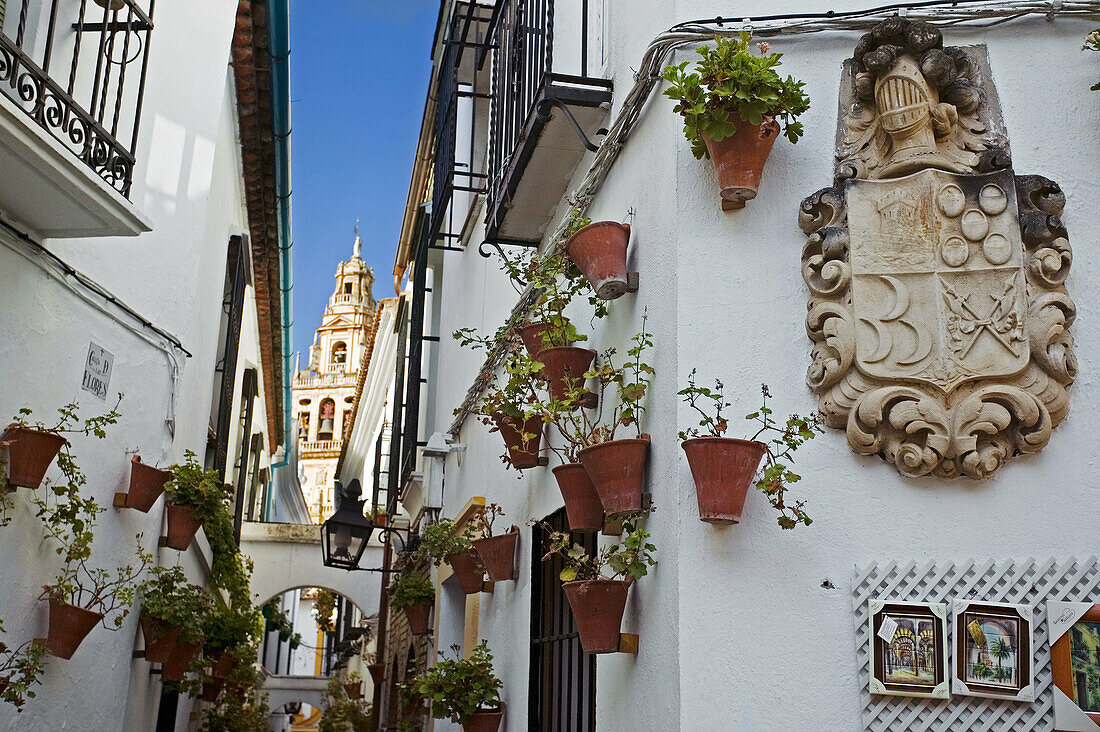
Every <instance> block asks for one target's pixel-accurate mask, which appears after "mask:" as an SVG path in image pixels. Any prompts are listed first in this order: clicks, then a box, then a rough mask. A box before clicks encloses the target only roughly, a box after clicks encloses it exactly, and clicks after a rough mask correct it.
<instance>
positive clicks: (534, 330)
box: [516, 323, 550, 356]
mask: <svg viewBox="0 0 1100 732" xmlns="http://www.w3.org/2000/svg"><path fill="white" fill-rule="evenodd" d="M549 328H550V324H549V323H528V324H527V325H521V326H520V327H519V328H517V329H516V332H518V333H519V337H520V340H522V341H523V347H524V348H526V349H527V353H529V354H530V355H531V356H535V355H536V354H537V353H538V352H539V351H541V350H542V349H543V348H545V347H546V342H545V341H544V340H543V337H542V334H543V333H545V332H546V331H547V330H549Z"/></svg>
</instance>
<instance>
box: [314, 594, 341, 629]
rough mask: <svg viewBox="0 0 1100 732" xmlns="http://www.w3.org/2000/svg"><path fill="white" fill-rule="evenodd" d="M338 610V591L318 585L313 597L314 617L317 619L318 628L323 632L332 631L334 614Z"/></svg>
mask: <svg viewBox="0 0 1100 732" xmlns="http://www.w3.org/2000/svg"><path fill="white" fill-rule="evenodd" d="M335 612H336V593H335V592H333V591H332V590H326V589H324V588H323V587H318V588H317V590H316V592H315V594H314V598H313V610H312V613H313V619H314V620H316V621H317V629H318V630H320V631H321V632H322V633H331V632H332V631H333V630H334V628H333V625H332V614H333V613H335Z"/></svg>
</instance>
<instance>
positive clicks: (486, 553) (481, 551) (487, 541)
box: [474, 526, 519, 582]
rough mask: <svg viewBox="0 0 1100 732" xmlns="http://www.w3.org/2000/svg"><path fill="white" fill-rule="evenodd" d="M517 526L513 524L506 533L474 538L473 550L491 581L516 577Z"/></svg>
mask: <svg viewBox="0 0 1100 732" xmlns="http://www.w3.org/2000/svg"><path fill="white" fill-rule="evenodd" d="M518 542H519V527H517V526H513V527H512V530H511V531H509V532H508V533H507V534H501V535H500V536H490V537H487V538H484V539H475V540H474V551H475V552H477V556H478V557H479V558H480V559H481V566H482V567H485V573H486V574H488V575H489V580H490V581H491V582H503V581H504V580H510V579H515V578H516V545H517V544H518Z"/></svg>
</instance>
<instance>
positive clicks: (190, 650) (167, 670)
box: [160, 641, 202, 681]
mask: <svg viewBox="0 0 1100 732" xmlns="http://www.w3.org/2000/svg"><path fill="white" fill-rule="evenodd" d="M200 650H202V641H198V642H196V643H176V647H175V649H174V650H173V651H172V655H171V656H169V657H168V660H167V661H165V662H164V663H162V664H161V666H160V678H161V680H163V681H182V680H183V676H184V674H186V673H187V670H188V669H189V668H190V667H191V662H192V661H194V660H195V657H196V656H198V655H199V651H200Z"/></svg>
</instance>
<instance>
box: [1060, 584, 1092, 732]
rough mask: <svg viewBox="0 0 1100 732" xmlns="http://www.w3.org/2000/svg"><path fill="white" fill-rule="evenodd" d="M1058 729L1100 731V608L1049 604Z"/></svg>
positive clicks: (1090, 604) (1086, 731)
mask: <svg viewBox="0 0 1100 732" xmlns="http://www.w3.org/2000/svg"><path fill="white" fill-rule="evenodd" d="M1047 623H1048V624H1049V628H1048V630H1049V635H1050V660H1051V673H1052V675H1053V677H1054V728H1055V729H1058V730H1067V731H1068V732H1088V730H1097V729H1100V605H1093V604H1092V603H1088V602H1048V603H1047Z"/></svg>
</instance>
